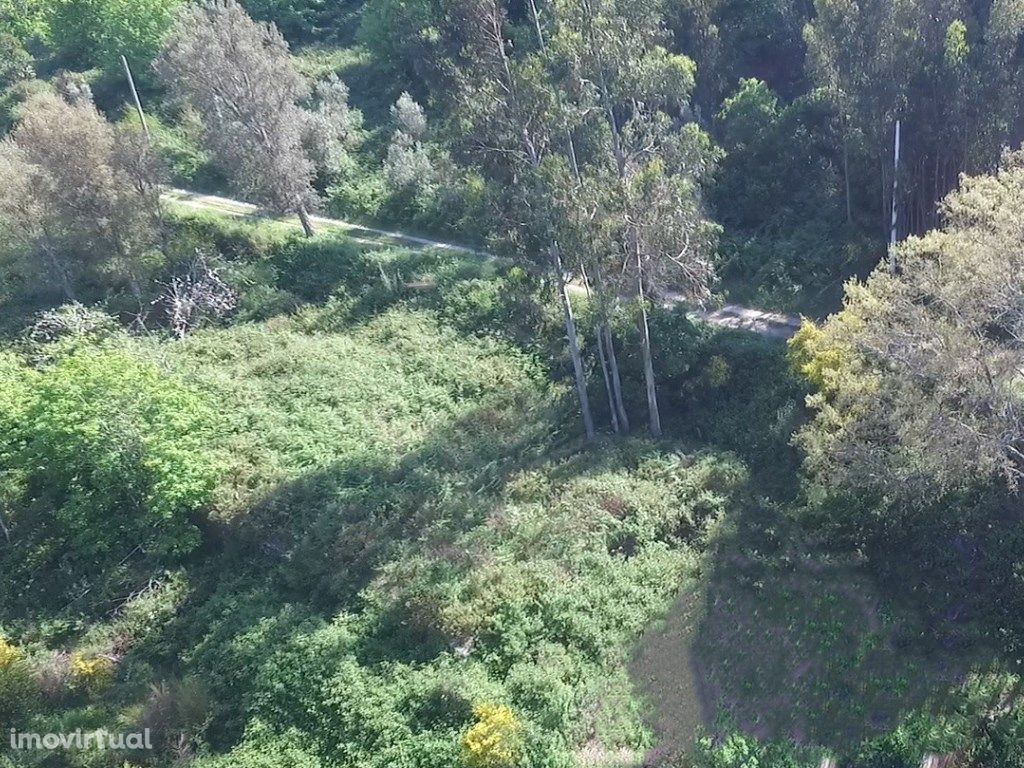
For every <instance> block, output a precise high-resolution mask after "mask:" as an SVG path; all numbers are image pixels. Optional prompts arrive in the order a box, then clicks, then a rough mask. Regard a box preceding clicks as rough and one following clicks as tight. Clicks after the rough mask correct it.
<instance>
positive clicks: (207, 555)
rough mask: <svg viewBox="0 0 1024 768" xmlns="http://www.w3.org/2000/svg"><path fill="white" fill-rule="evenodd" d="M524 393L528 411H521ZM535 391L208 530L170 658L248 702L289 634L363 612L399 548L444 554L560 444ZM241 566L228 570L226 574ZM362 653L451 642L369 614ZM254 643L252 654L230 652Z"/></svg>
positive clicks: (237, 721)
mask: <svg viewBox="0 0 1024 768" xmlns="http://www.w3.org/2000/svg"><path fill="white" fill-rule="evenodd" d="M517 398H518V399H520V400H521V402H519V405H520V406H521V407H520V408H518V409H517V408H516V407H515V401H516V400H517ZM535 409H536V405H535V404H534V403H531V402H528V395H527V393H525V392H524V393H521V394H519V395H517V394H516V393H511V394H510V395H508V396H506V398H505V399H504V400H503V401H502V403H501V404H496V405H494V406H489V405H484V406H481V407H478V408H476V409H474V410H473V411H471V412H469V413H466V414H464V415H462V416H460V417H459V418H457V419H455V420H453V421H452V422H451V423H449V424H447V425H446V426H444V427H443V428H441V429H439V430H437V431H436V432H434V433H433V434H431V435H430V436H429V437H427V438H426V439H425V440H424V441H422V443H421V444H420V445H419V446H418V447H417V448H416V449H415V450H413V451H411V452H409V453H407V454H406V455H405V456H403V457H401V458H400V459H399V460H398V461H396V462H394V463H387V462H384V461H380V460H375V459H365V458H354V459H352V460H350V461H345V462H342V463H337V464H334V465H331V466H328V467H324V468H321V469H317V470H315V471H313V472H310V473H309V474H306V475H304V476H302V477H301V478H299V479H297V480H295V481H292V482H289V483H286V484H284V485H282V486H280V487H278V488H277V489H275V490H274V491H273V492H271V493H270V494H268V495H266V496H265V497H264V498H262V499H261V500H260V501H259V502H258V503H256V504H255V505H254V506H253V507H252V509H251V510H250V511H249V512H248V514H246V515H244V516H243V517H241V518H239V519H238V520H236V521H234V522H231V523H227V524H221V525H218V526H217V527H216V529H215V530H210V531H208V532H207V533H208V534H209V535H207V536H206V537H205V538H206V540H207V541H208V542H209V543H208V544H207V546H206V548H205V551H204V552H202V553H200V556H199V558H198V559H197V560H198V562H197V563H196V567H195V570H194V573H195V576H196V578H195V583H196V592H195V594H194V596H193V598H192V599H193V603H194V607H193V609H192V610H190V611H183V612H182V613H181V614H179V616H180V618H179V619H178V620H177V623H176V624H175V625H173V626H172V627H171V628H170V629H169V631H168V633H167V634H168V637H170V638H173V642H172V644H171V645H172V646H174V647H175V648H177V649H180V650H174V648H171V651H172V654H171V655H170V656H169V657H168V658H167V662H168V663H169V664H170V665H171V666H173V665H174V658H173V655H174V654H175V653H178V652H180V651H184V650H187V649H193V650H192V651H190V652H189V655H188V663H187V664H186V667H187V668H188V669H189V670H194V669H196V667H198V668H200V669H202V670H203V675H204V676H205V677H209V678H210V680H211V684H212V687H213V689H214V692H215V694H219V695H223V696H229V697H230V699H231V700H233V701H243V700H245V698H246V696H247V695H248V692H249V691H250V690H251V689H252V686H253V685H254V684H255V681H254V680H253V679H252V675H251V672H252V670H253V669H254V668H256V665H257V662H259V661H262V659H264V658H266V655H269V654H271V653H272V652H273V649H274V648H275V647H276V646H277V645H279V644H280V643H281V642H283V641H284V640H285V639H287V638H290V637H292V636H294V635H297V634H301V633H302V632H306V631H309V628H310V626H315V625H316V624H317V623H318V622H319V621H320V620H322V619H330V618H331V617H333V616H335V615H338V613H339V612H352V613H353V614H357V613H359V612H360V609H361V608H365V607H366V606H365V605H364V604H363V600H364V595H362V594H361V592H362V590H364V588H365V587H367V586H368V585H369V584H370V583H371V581H372V579H373V578H374V576H375V573H376V571H377V569H378V568H379V566H381V565H382V564H384V563H386V562H390V561H392V560H394V559H396V558H398V557H400V556H401V554H402V553H412V552H423V551H427V552H430V553H432V555H433V556H435V557H437V556H441V557H442V558H445V557H447V558H449V559H450V561H451V564H452V567H457V564H458V561H459V558H460V557H461V556H462V555H463V554H464V553H462V554H460V553H459V552H458V551H455V550H454V549H452V547H451V546H450V542H451V541H453V540H454V539H455V538H456V537H457V534H458V533H459V532H462V531H465V530H467V529H469V528H471V527H473V526H475V525H479V524H480V523H481V522H483V521H484V519H485V518H486V516H487V515H488V514H489V513H490V512H491V511H492V509H493V500H494V499H495V498H497V495H498V494H499V493H500V491H501V489H502V488H503V486H504V484H505V483H506V482H507V480H508V478H509V477H510V475H511V474H512V473H513V472H515V471H517V470H519V469H522V468H523V467H525V466H530V464H531V463H532V462H534V461H535V460H538V459H540V458H541V457H542V456H543V455H544V454H545V452H546V451H547V449H548V448H549V447H550V446H551V445H552V443H553V442H554V441H558V440H561V439H562V437H561V433H560V427H559V425H558V422H557V420H556V419H552V418H550V417H552V416H554V412H552V413H549V414H547V417H544V418H541V417H539V416H540V414H537V413H535V412H531V411H532V410H535ZM225 573H228V574H232V575H231V576H230V577H228V578H225V577H224V574H225ZM370 614H371V615H372V616H373V618H372V619H370V621H372V622H373V624H374V625H373V626H369V627H365V628H364V630H365V631H364V634H363V641H362V643H361V646H362V648H363V650H362V652H361V653H362V655H364V656H366V660H367V662H368V663H373V662H383V661H416V660H428V659H431V658H433V657H435V656H436V655H437V654H438V653H439V652H441V651H443V650H444V649H445V648H446V643H445V640H444V638H442V637H441V636H440V635H439V633H438V632H437V631H436V630H435V629H434V628H433V627H432V626H430V625H429V624H427V623H423V624H419V623H417V621H416V616H415V611H410V610H404V611H401V612H400V614H401V615H399V614H395V613H394V612H393V611H392V612H390V613H389V612H388V611H385V612H383V613H380V612H373V611H371V612H370ZM249 637H253V638H254V639H253V640H252V641H251V642H252V645H253V650H252V651H251V655H250V654H249V653H247V654H244V655H243V656H241V657H234V658H231V659H230V660H228V661H225V659H224V658H223V656H224V655H225V650H224V649H231V648H232V647H233V646H243V645H245V644H246V643H247V642H250V641H249V640H247V638H249ZM243 726H244V713H243V712H237V713H235V714H234V715H232V716H230V717H227V718H226V719H225V721H224V722H223V723H218V724H216V725H215V727H214V729H213V732H211V734H210V737H211V739H212V740H213V742H214V743H215V744H218V745H220V746H224V745H228V744H231V743H233V742H234V741H236V740H237V739H238V738H239V737H240V735H241V729H242V727H243Z"/></svg>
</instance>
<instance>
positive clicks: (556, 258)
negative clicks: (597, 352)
mask: <svg viewBox="0 0 1024 768" xmlns="http://www.w3.org/2000/svg"><path fill="white" fill-rule="evenodd" d="M551 255H552V259H551V261H552V264H553V265H554V268H555V271H556V279H557V281H558V299H559V301H560V302H561V303H562V317H563V319H564V320H565V335H566V336H567V337H568V341H569V356H570V357H571V358H572V371H573V377H574V378H575V379H576V395H577V396H578V397H579V401H580V415H581V416H582V418H583V429H584V431H585V432H586V434H587V439H588V440H593V439H594V435H595V434H596V433H595V432H594V417H593V415H592V414H591V412H590V396H589V395H588V394H587V377H586V373H585V372H584V370H583V356H582V355H581V354H580V341H579V335H578V334H577V331H576V318H575V317H573V313H572V303H571V302H570V301H569V290H568V286H567V285H566V282H565V270H564V269H563V268H562V256H561V254H560V253H559V252H558V246H557V245H552V246H551Z"/></svg>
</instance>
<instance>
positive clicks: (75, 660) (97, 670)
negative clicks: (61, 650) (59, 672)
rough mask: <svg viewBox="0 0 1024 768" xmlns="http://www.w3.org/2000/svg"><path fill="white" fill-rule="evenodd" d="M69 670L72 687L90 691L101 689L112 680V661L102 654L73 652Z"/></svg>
mask: <svg viewBox="0 0 1024 768" xmlns="http://www.w3.org/2000/svg"><path fill="white" fill-rule="evenodd" d="M69 672H70V676H71V685H72V687H74V688H79V689H84V690H86V691H90V692H95V691H102V690H103V689H104V688H107V687H108V686H109V685H110V684H111V683H112V682H114V662H112V661H111V660H110V659H108V658H105V657H103V656H86V655H85V654H83V653H77V652H76V653H73V654H71V664H70V665H69Z"/></svg>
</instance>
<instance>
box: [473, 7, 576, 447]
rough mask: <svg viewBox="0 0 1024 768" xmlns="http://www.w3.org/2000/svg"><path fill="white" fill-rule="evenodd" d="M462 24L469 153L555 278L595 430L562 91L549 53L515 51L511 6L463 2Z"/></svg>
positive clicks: (502, 214)
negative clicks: (562, 205)
mask: <svg viewBox="0 0 1024 768" xmlns="http://www.w3.org/2000/svg"><path fill="white" fill-rule="evenodd" d="M457 23H458V24H460V25H461V26H463V28H465V29H468V30H472V32H471V34H470V39H469V42H468V43H467V45H466V47H465V48H464V50H463V58H464V64H463V66H462V68H461V71H460V78H459V79H460V83H461V92H460V104H461V107H460V109H459V110H458V112H457V114H456V116H455V121H456V124H457V125H458V126H459V127H460V130H461V133H462V137H463V144H464V148H465V152H466V154H467V155H468V156H469V157H470V158H471V159H472V160H473V162H475V163H476V164H478V165H479V167H480V168H481V170H482V171H483V172H484V173H485V174H486V176H487V177H488V178H489V179H490V180H491V182H492V186H493V187H495V188H496V189H500V190H501V195H500V197H501V200H500V202H499V204H498V206H496V208H497V213H498V219H499V223H500V227H501V229H502V234H503V236H504V239H505V240H506V241H507V243H508V244H509V245H510V246H511V247H512V249H513V250H514V251H515V252H516V254H517V256H518V258H519V259H521V260H523V261H526V262H531V265H532V266H539V267H541V268H542V269H544V270H545V271H547V272H548V273H549V274H550V275H551V276H552V277H553V279H554V282H555V286H556V289H557V293H558V299H559V303H560V305H561V309H562V317H563V322H564V324H565V331H566V339H567V342H568V348H569V356H570V358H571V362H572V368H573V377H574V380H575V384H576V394H577V398H578V400H579V405H580V413H581V416H582V419H583V425H584V430H585V432H586V434H587V436H588V437H593V435H594V434H595V430H594V422H593V417H592V415H591V410H590V400H589V395H588V393H587V380H586V370H585V368H584V365H583V356H582V352H581V350H580V342H579V335H578V331H577V327H576V319H575V316H574V313H573V307H572V303H571V301H570V299H569V278H570V271H569V269H568V265H567V264H566V261H565V258H564V256H563V250H562V247H561V244H560V243H559V240H558V232H559V229H560V223H559V221H558V216H557V211H556V210H555V206H554V204H553V203H554V200H555V198H556V196H557V188H558V187H559V186H560V185H562V184H563V183H564V179H565V175H566V168H565V163H564V158H563V156H562V154H561V148H560V142H561V141H562V140H563V137H564V115H563V114H562V110H561V108H560V103H559V98H558V95H557V93H556V91H555V88H554V86H553V83H552V80H551V78H550V77H549V75H548V72H547V71H546V69H545V67H544V62H543V59H542V57H541V56H539V55H537V54H536V53H534V52H527V53H525V54H519V55H516V56H513V55H512V48H513V46H512V42H511V40H510V39H509V37H508V35H509V27H508V19H507V15H506V10H505V8H504V6H503V5H502V4H500V3H499V2H498V1H497V0H469V2H466V3H464V4H462V5H461V6H460V8H459V13H458V14H457ZM533 254H540V255H541V256H540V259H539V260H538V259H537V258H536V257H535V256H534V255H533Z"/></svg>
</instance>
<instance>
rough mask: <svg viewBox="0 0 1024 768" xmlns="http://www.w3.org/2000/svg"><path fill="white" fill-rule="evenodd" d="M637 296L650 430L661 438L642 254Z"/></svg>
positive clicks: (637, 264) (637, 268) (638, 272)
mask: <svg viewBox="0 0 1024 768" xmlns="http://www.w3.org/2000/svg"><path fill="white" fill-rule="evenodd" d="M636 270H637V272H636V294H637V298H638V299H639V300H640V340H641V343H640V346H641V348H642V350H643V357H644V383H645V384H646V387H647V410H648V411H649V413H650V417H651V424H650V430H651V434H652V435H654V437H661V409H660V408H658V387H657V382H656V381H655V378H654V356H653V355H652V354H651V326H650V323H648V321H647V296H646V293H645V291H644V272H643V262H642V261H641V259H640V252H639V251H637V254H636Z"/></svg>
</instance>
